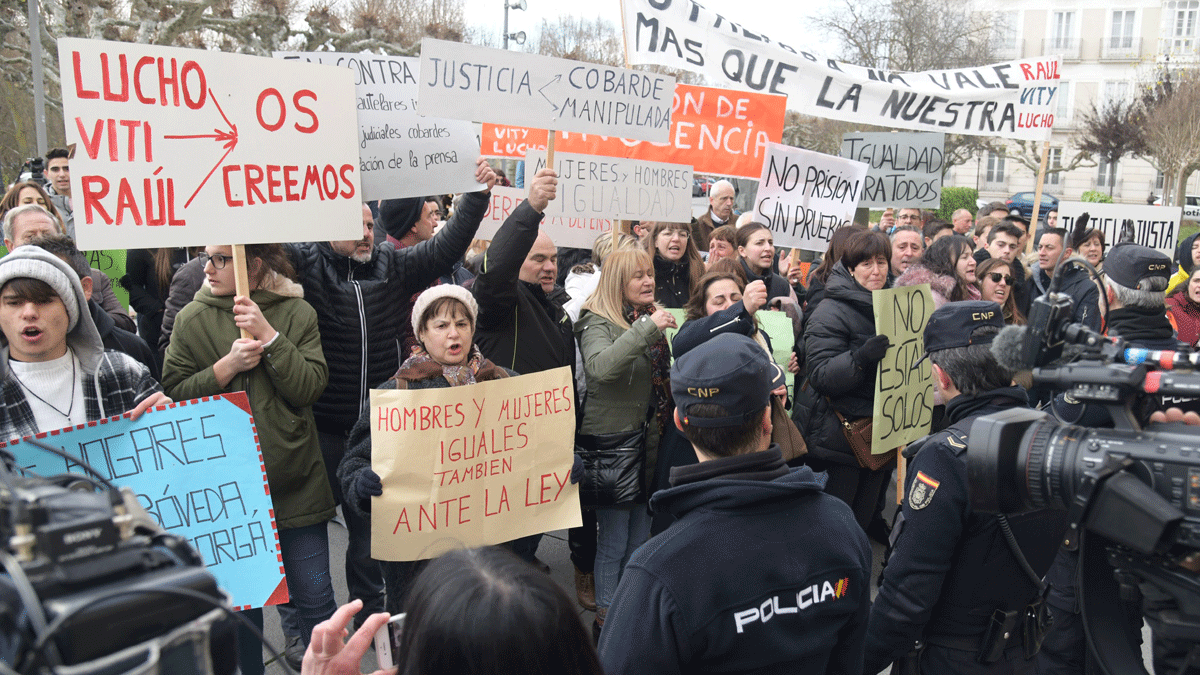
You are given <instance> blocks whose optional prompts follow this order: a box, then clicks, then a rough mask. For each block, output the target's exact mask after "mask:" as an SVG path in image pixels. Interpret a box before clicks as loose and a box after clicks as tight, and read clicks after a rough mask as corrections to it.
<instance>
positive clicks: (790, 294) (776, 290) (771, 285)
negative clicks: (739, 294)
mask: <svg viewBox="0 0 1200 675" xmlns="http://www.w3.org/2000/svg"><path fill="white" fill-rule="evenodd" d="M738 260H740V261H741V262H742V271H743V272H745V273H746V283H750V282H752V281H761V282H763V283H764V284H766V286H767V302H768V303H769V302H771V301H772V300H774V299H775V298H791V299H793V300H795V299H796V292H795V291H793V290H792V285H791V284H789V283H788V282H787V279H784V278H783V277H781V276H779V275H778V274H776V273H775V272H768V273H767V275H766V276H763V277H760V276H758V275H757V274H755V273H754V270H752V269H750V266H749V265H747V264H746V259H745V258H742V257H740V256H739V257H738Z"/></svg>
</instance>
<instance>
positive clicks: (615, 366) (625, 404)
mask: <svg viewBox="0 0 1200 675" xmlns="http://www.w3.org/2000/svg"><path fill="white" fill-rule="evenodd" d="M575 337H576V338H577V339H578V340H579V352H580V354H581V355H582V357H583V369H584V372H585V373H587V388H588V392H587V403H586V404H585V407H584V411H583V423H582V424H581V425H580V427H579V433H581V434H608V433H614V432H618V431H632V430H634V429H638V428H640V427H641V426H642V425H643V424H645V422H646V420H647V418H648V417H649V416H650V414H651V412H652V411H651V410H650V408H651V405H652V399H653V393H652V392H651V390H650V387H651V383H650V346H651V345H653V344H654V343H655V342H657V341H658V340H659V338H661V337H662V333H661V332H660V331H659V330H658V326H656V325H655V324H654V322H653V321H651V320H650V317H649V316H643V317H641V318H639V319H637V320H636V321H634V322H633V325H632V326H630V327H629V328H628V329H625V328H621V327H620V326H618V325H616V324H614V323H613V322H611V321H609V320H608V319H605V318H604V317H602V316H600V315H599V314H594V313H592V312H591V311H589V310H586V309H585V310H583V313H582V314H580V315H579V321H576V322H575ZM658 441H659V433H658V425H657V424H650V425H649V426H648V427H647V429H646V465H645V470H644V473H643V476H642V477H643V485H653V480H654V467H655V464H656V463H657V462H658Z"/></svg>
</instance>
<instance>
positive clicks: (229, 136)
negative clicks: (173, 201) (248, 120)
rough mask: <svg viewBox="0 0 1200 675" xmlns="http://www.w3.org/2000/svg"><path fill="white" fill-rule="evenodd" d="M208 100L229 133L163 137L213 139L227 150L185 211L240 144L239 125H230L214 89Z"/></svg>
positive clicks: (218, 131)
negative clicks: (238, 143) (214, 93)
mask: <svg viewBox="0 0 1200 675" xmlns="http://www.w3.org/2000/svg"><path fill="white" fill-rule="evenodd" d="M208 98H209V100H210V101H212V102H213V105H215V106H217V112H219V113H221V119H223V120H225V125H226V126H227V127H229V130H228V131H221V130H220V129H213V133H211V134H191V135H186V136H163V138H173V139H187V138H212V139H214V140H216V141H217V142H218V143H223V145H222V146H221V147H223V148H225V154H224V155H221V159H218V160H217V163H216V164H215V165H213V168H212V169H211V170H209V172H208V174H207V175H205V176H204V180H202V181H200V185H198V186H196V191H195V192H193V193H192V196H191V197H188V200H187V201H186V202H184V204H183V208H185V209H186V208H187V207H188V206H191V204H192V200H193V199H195V198H196V195H198V194H200V189H201V188H203V187H204V184H205V183H207V182H208V179H209V178H211V177H212V175H213V173H214V172H215V171H216V170H217V169H218V168H219V167H220V166H221V164H222V163H224V162H225V158H226V157H228V156H229V153H231V152H233V149H234V148H236V147H237V142H238V132H237V125H236V124H232V123H230V121H229V118H228V117H226V116H225V111H224V110H221V104H220V103H218V102H217V97H216V96H213V93H212V89H209V90H208Z"/></svg>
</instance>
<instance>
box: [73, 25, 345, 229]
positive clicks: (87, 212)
mask: <svg viewBox="0 0 1200 675" xmlns="http://www.w3.org/2000/svg"><path fill="white" fill-rule="evenodd" d="M58 58H59V68H60V72H61V74H62V99H63V117H64V119H65V121H66V140H67V143H75V144H76V153H75V157H74V158H73V159H72V160H71V197H72V200H73V203H74V208H75V234H76V237H77V239H78V244H79V247H80V248H81V249H84V250H87V249H114V248H117V249H120V248H153V247H164V246H165V247H175V246H204V245H208V244H256V243H263V242H288V241H328V240H339V239H358V238H359V237H361V236H362V192H361V190H360V188H359V180H358V142H357V136H358V123H357V121H355V116H354V78H353V76H352V75H351V74H350V71H348V70H346V69H345V68H334V67H332V66H322V65H317V64H309V63H297V62H287V61H281V60H277V59H270V58H263V57H259V56H247V55H244V54H227V53H224V52H216V51H204V50H197V49H179V48H175V47H158V46H154V45H145V44H136V43H129V42H104V41H100V40H80V39H76V38H60V39H59V40H58Z"/></svg>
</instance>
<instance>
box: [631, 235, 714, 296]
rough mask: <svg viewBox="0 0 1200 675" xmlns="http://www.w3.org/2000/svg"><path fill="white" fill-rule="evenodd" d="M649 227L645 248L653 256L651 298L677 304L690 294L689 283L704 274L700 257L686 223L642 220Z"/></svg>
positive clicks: (693, 283)
mask: <svg viewBox="0 0 1200 675" xmlns="http://www.w3.org/2000/svg"><path fill="white" fill-rule="evenodd" d="M642 225H643V226H648V227H649V228H650V234H649V236H648V237H647V238H646V251H647V252H649V253H650V255H652V256H653V257H654V278H655V281H656V282H657V288H656V290H655V293H654V298H655V300H657V301H658V304H660V305H662V306H663V307H673V308H680V307H683V306H684V305H686V304H687V301H688V299H689V298H691V297H692V287H693V286H695V285H696V282H697V281H699V280H700V277H701V275H703V274H704V259H703V258H702V257H700V249H698V248H696V242H694V241H692V229H691V226H690V225H688V224H687V223H642Z"/></svg>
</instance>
